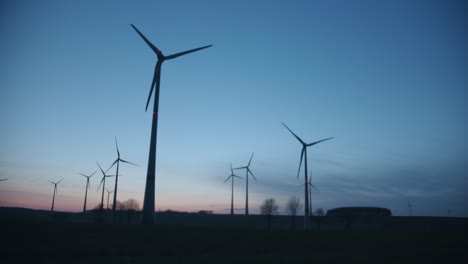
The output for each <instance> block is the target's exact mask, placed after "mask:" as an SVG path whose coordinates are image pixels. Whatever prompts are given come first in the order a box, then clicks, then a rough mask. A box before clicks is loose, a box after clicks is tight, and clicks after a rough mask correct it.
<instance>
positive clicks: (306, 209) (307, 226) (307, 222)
mask: <svg viewBox="0 0 468 264" xmlns="http://www.w3.org/2000/svg"><path fill="white" fill-rule="evenodd" d="M281 123H282V124H283V126H284V127H285V128H286V129H287V130H288V131H289V132H291V134H292V135H293V136H294V137H295V138H296V139H297V140H298V141H299V142H300V143H301V144H302V150H301V159H300V161H299V169H298V170H297V178H299V173H300V171H301V165H302V160H304V186H305V189H304V195H305V198H304V202H305V206H304V229H310V214H311V213H312V212H310V211H309V210H310V209H311V207H310V206H309V185H308V184H305V183H308V182H309V181H308V179H307V176H308V175H307V147H311V146H313V145H315V144H318V143H320V142H323V141H326V140H330V139H332V138H333V137H330V138H326V139H322V140H319V141H315V142H312V143H309V144H307V143H306V142H304V141H303V140H302V139H301V138H300V137H298V136H297V135H296V134H294V132H292V130H291V129H289V127H288V126H286V125H285V124H284V123H283V122H281ZM311 202H312V199H310V203H311Z"/></svg>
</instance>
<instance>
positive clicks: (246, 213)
mask: <svg viewBox="0 0 468 264" xmlns="http://www.w3.org/2000/svg"><path fill="white" fill-rule="evenodd" d="M253 155H254V153H253V152H252V156H250V160H249V163H248V164H247V166H244V167H239V168H235V170H240V169H245V215H249V174H250V175H252V177H253V178H254V180H255V181H257V179H256V178H255V176H254V175H253V173H252V171H251V170H250V163H251V162H252V158H253Z"/></svg>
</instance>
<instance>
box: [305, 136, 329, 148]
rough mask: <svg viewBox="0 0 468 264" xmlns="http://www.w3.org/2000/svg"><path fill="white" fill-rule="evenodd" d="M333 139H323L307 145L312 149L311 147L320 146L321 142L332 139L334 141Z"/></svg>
mask: <svg viewBox="0 0 468 264" xmlns="http://www.w3.org/2000/svg"><path fill="white" fill-rule="evenodd" d="M332 138H334V137H330V138H326V139H322V140H319V141H315V142H312V143H310V144H307V146H308V147H310V146H313V145H315V144H318V143H320V142H323V141H327V140H330V139H332Z"/></svg>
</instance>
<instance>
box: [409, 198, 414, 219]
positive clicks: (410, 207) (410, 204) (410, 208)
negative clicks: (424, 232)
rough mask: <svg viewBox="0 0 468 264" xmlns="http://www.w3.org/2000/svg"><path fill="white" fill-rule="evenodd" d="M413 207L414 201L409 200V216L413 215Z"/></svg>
mask: <svg viewBox="0 0 468 264" xmlns="http://www.w3.org/2000/svg"><path fill="white" fill-rule="evenodd" d="M413 207H414V204H412V203H410V202H409V201H408V208H409V216H411V213H412V212H411V211H412V209H413Z"/></svg>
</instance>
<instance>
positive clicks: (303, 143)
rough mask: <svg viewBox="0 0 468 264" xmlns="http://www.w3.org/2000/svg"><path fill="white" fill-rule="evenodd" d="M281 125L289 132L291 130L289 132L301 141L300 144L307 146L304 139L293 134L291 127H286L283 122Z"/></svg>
mask: <svg viewBox="0 0 468 264" xmlns="http://www.w3.org/2000/svg"><path fill="white" fill-rule="evenodd" d="M281 124H283V126H284V127H285V128H286V129H287V130H289V132H291V134H293V136H294V137H295V138H296V139H297V140H299V142H301V144H302V145H305V142H304V141H302V139H301V138H300V137H298V136H297V135H296V134H294V132H292V130H291V129H289V127H288V126H287V125H285V124H284V123H283V122H281Z"/></svg>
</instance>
